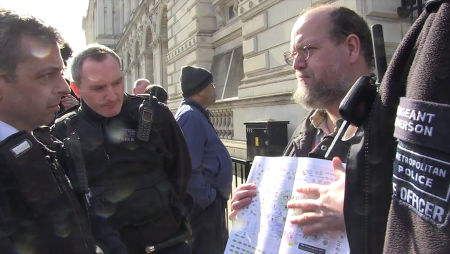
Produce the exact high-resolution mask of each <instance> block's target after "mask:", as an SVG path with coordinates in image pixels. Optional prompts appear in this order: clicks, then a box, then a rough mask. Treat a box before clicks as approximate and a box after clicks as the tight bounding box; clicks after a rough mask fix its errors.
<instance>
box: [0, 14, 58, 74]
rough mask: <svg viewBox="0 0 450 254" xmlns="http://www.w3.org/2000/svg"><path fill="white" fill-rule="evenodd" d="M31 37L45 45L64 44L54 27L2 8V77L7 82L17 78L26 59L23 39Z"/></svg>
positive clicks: (0, 32)
mask: <svg viewBox="0 0 450 254" xmlns="http://www.w3.org/2000/svg"><path fill="white" fill-rule="evenodd" d="M23 36H30V37H33V38H35V39H38V40H40V41H41V42H44V43H48V44H51V43H57V44H58V45H61V44H63V43H64V41H63V39H62V37H61V35H60V33H59V32H58V31H57V30H56V29H55V28H54V27H52V26H49V25H47V24H45V23H44V22H43V21H41V20H39V19H37V18H35V17H33V16H25V15H19V14H17V13H14V12H12V11H9V10H5V9H1V8H0V75H2V76H4V78H5V79H6V80H7V81H13V80H15V79H16V78H17V73H16V68H17V64H18V63H20V62H21V61H22V59H23V58H24V55H23V50H22V43H21V39H22V37H23Z"/></svg>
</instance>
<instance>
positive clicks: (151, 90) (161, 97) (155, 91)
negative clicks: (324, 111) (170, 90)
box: [144, 84, 168, 104]
mask: <svg viewBox="0 0 450 254" xmlns="http://www.w3.org/2000/svg"><path fill="white" fill-rule="evenodd" d="M144 93H148V94H151V95H153V96H155V97H156V99H158V101H159V102H162V103H164V104H167V99H168V96H167V91H166V89H164V87H162V86H160V85H157V84H152V85H148V86H147V87H146V88H145V90H144Z"/></svg>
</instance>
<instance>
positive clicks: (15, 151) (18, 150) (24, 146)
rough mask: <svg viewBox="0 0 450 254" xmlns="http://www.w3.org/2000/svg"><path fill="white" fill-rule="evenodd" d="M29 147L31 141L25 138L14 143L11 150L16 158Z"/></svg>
mask: <svg viewBox="0 0 450 254" xmlns="http://www.w3.org/2000/svg"><path fill="white" fill-rule="evenodd" d="M30 149H31V142H30V141H29V140H28V139H25V140H24V141H22V142H21V143H20V144H18V145H16V146H15V147H13V148H11V152H12V153H13V154H14V156H15V157H16V158H17V157H19V156H20V155H22V154H23V153H25V152H26V151H28V150H30Z"/></svg>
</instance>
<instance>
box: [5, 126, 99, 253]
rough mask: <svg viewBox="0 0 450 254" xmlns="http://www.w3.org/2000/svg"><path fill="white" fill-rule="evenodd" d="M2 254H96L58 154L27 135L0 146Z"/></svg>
mask: <svg viewBox="0 0 450 254" xmlns="http://www.w3.org/2000/svg"><path fill="white" fill-rule="evenodd" d="M0 252H1V253H5V254H7V253H33V254H41V253H42V254H43V253H45V254H52V253H55V254H56V253H77V254H86V253H95V241H94V238H93V237H92V234H91V231H90V227H89V223H88V219H87V216H86V213H85V210H83V208H82V206H81V205H80V203H79V200H78V199H77V197H76V196H75V194H74V192H73V190H72V186H71V183H70V181H69V180H68V178H67V177H66V175H65V174H64V171H63V170H62V168H61V166H60V164H59V162H58V159H57V156H56V152H55V150H53V149H52V148H51V146H48V145H47V144H44V143H42V142H41V141H39V140H38V139H37V138H36V137H35V136H34V135H32V134H30V133H28V132H25V131H21V132H18V133H15V134H13V135H11V136H9V137H8V138H6V139H5V140H3V141H2V142H1V143H0Z"/></svg>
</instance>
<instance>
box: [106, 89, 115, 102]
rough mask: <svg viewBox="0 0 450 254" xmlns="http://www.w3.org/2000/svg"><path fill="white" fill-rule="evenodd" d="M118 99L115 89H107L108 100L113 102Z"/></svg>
mask: <svg viewBox="0 0 450 254" xmlns="http://www.w3.org/2000/svg"><path fill="white" fill-rule="evenodd" d="M116 98H117V95H116V93H115V91H114V89H113V88H112V87H108V88H107V89H106V99H108V100H111V101H113V100H115V99H116Z"/></svg>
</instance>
